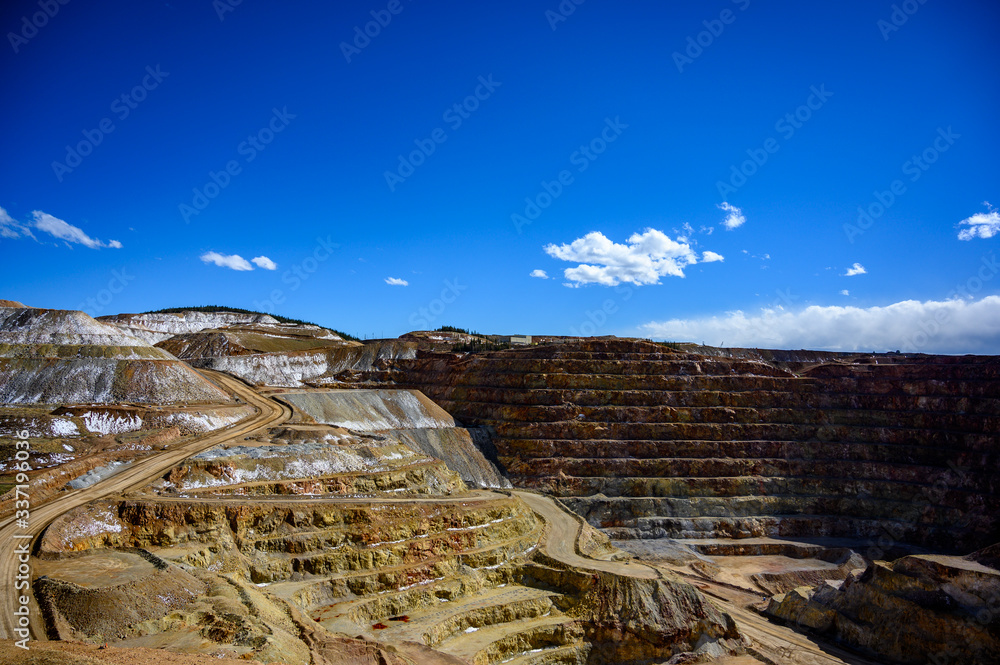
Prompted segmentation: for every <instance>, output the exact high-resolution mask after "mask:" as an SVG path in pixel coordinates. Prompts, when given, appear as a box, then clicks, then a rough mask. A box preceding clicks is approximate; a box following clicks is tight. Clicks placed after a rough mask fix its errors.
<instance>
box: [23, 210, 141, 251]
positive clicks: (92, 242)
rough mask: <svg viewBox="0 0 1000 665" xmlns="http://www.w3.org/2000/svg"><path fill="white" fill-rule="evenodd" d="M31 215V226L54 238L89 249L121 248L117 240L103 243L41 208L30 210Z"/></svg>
mask: <svg viewBox="0 0 1000 665" xmlns="http://www.w3.org/2000/svg"><path fill="white" fill-rule="evenodd" d="M31 215H32V216H33V217H34V221H33V222H32V226H34V227H35V228H36V229H38V230H39V231H44V232H45V233H48V234H49V235H50V236H52V237H54V238H59V239H60V240H65V241H66V242H71V243H75V244H78V245H83V246H84V247H89V248H91V249H100V248H101V247H111V248H113V249H121V246H122V244H121V243H120V242H118V241H117V240H112V241H111V242H110V243H103V242H101V241H100V240H97V239H96V238H91V237H90V236H88V235H87V234H86V233H84V232H83V229H81V228H79V227H77V226H73V225H72V224H70V223H68V222H64V221H63V220H61V219H59V218H58V217H53V216H52V215H50V214H49V213H47V212H42V211H41V210H34V211H32V213H31Z"/></svg>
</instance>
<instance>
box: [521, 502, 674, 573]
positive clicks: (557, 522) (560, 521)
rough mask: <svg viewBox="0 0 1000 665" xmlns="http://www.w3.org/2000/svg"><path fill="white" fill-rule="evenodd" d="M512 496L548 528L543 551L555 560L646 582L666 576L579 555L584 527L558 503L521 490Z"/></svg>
mask: <svg viewBox="0 0 1000 665" xmlns="http://www.w3.org/2000/svg"><path fill="white" fill-rule="evenodd" d="M512 494H513V495H514V496H516V497H517V498H519V499H521V500H522V501H524V502H525V503H526V504H528V507H529V508H531V509H532V510H533V511H534V512H535V514H536V515H538V516H539V517H541V518H542V519H543V520H544V521H545V522H546V524H548V525H549V532H548V533H547V534H546V537H545V542H544V543H543V544H542V551H543V552H545V553H546V554H548V555H549V556H550V557H552V558H553V559H556V560H557V561H562V562H563V563H567V564H569V565H571V566H575V567H577V568H582V569H583V570H600V571H603V572H606V573H615V574H617V575H624V576H626V577H641V578H643V579H647V580H651V579H657V578H662V577H663V574H662V573H661V572H660V571H658V570H657V569H656V568H653V567H652V566H648V565H646V564H644V563H637V562H632V563H624V562H622V561H602V560H600V559H590V558H586V557H583V556H580V554H578V553H577V549H576V544H577V541H578V540H579V538H580V529H581V528H582V526H581V524H580V522H578V521H577V518H576V517H574V516H573V515H572V514H571V513H570V512H569V511H568V510H566V509H565V508H563V507H561V506H560V505H559V504H557V503H556V500H555V499H553V498H552V497H550V496H544V495H542V494H535V493H533V492H521V491H514V492H512Z"/></svg>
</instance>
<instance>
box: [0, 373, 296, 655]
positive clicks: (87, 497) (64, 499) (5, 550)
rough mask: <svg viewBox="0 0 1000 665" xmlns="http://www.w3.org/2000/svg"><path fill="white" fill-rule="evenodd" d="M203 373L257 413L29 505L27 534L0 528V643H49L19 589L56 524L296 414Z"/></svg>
mask: <svg viewBox="0 0 1000 665" xmlns="http://www.w3.org/2000/svg"><path fill="white" fill-rule="evenodd" d="M202 373H203V374H205V376H206V377H208V378H209V380H211V381H213V382H215V383H216V384H217V385H218V386H220V387H221V388H223V389H224V390H228V391H230V392H231V393H233V394H234V395H236V396H237V397H239V398H240V399H242V400H243V401H245V402H246V403H247V404H249V405H251V406H253V407H255V408H256V409H257V414H256V415H254V416H251V417H249V418H246V419H244V420H242V421H240V422H238V423H235V424H233V425H230V426H229V427H226V428H224V429H221V430H215V431H212V432H208V433H207V434H204V435H201V436H198V437H196V438H194V439H192V440H190V441H188V442H187V443H185V444H184V445H183V446H180V447H177V448H172V449H169V450H165V451H162V452H154V453H152V454H150V455H149V456H147V457H144V458H142V459H140V460H137V461H135V462H133V463H132V465H131V466H129V467H128V468H127V469H125V470H124V471H121V472H120V473H118V474H116V475H114V476H111V477H110V478H108V479H107V480H105V481H103V482H99V483H97V484H95V485H93V486H91V487H88V488H86V489H82V490H76V491H73V492H68V493H66V494H62V495H60V496H58V497H57V498H55V499H54V500H52V501H49V502H47V503H44V504H40V505H37V506H31V509H30V512H31V517H30V520H29V525H28V528H27V529H25V528H21V527H19V526H18V525H17V522H16V521H15V520H14V518H11V519H9V520H7V521H5V522H4V523H3V524H2V525H0V613H2V615H3V616H0V639H9V640H17V641H20V640H25V639H27V638H28V637H29V633H30V636H31V637H32V638H34V639H45V630H44V624H43V622H42V620H41V617H39V616H38V610H37V605H35V604H34V603H31V605H32V611H31V613H30V617H27V618H23V614H21V615H19V614H18V612H23V610H22V609H21V608H22V602H21V600H22V599H28V600H30V599H31V593H30V587H28V588H23V589H18V588H17V586H18V579H17V578H18V575H19V573H18V567H19V566H20V565H22V564H24V563H27V558H28V557H27V555H26V554H25V551H30V550H31V547H32V543H33V542H34V540H35V539H36V538H37V537H38V536H39V535H40V534H41V533H42V531H44V530H45V527H47V526H48V525H49V524H51V523H52V521H53V520H55V519H56V518H57V517H59V516H60V515H62V514H64V513H66V512H69V511H70V510H72V509H74V508H76V507H78V506H82V505H83V504H85V503H88V502H90V501H94V500H95V499H100V498H103V497H106V496H108V495H109V494H115V493H119V492H128V491H130V490H133V489H136V488H139V487H142V486H143V485H145V484H147V483H149V482H152V481H153V480H154V479H156V478H157V477H159V476H160V475H162V474H163V473H165V472H166V471H167V470H168V469H170V468H171V467H173V466H174V465H176V464H178V463H179V462H181V461H183V460H185V459H187V458H188V457H190V456H192V455H196V454H198V453H200V452H202V451H203V450H208V449H209V448H212V447H214V446H217V445H219V444H222V443H226V442H229V441H234V440H235V441H239V440H242V439H243V438H244V437H246V436H249V435H252V434H254V433H256V432H258V431H260V430H263V429H267V428H269V427H274V426H276V425H279V424H281V423H283V422H285V421H286V420H288V419H289V418H290V417H291V415H292V412H291V409H289V408H288V407H287V406H285V405H284V404H281V403H280V402H276V401H274V400H271V399H268V398H266V397H262V396H260V395H258V394H257V393H256V392H255V391H253V390H251V389H250V388H248V387H247V386H246V384H244V383H242V382H240V381H239V380H237V379H234V378H232V377H230V376H227V375H225V374H220V373H218V372H212V371H208V370H202ZM29 496H30V492H29ZM23 536H30V538H23ZM22 558H23V559H24V560H23V561H22ZM22 570H23V569H22ZM21 577H22V580H21V581H22V586H23V578H24V577H25V576H24V575H23V573H22V574H21ZM25 622H30V625H29V626H27V627H25V626H23V625H22V623H25Z"/></svg>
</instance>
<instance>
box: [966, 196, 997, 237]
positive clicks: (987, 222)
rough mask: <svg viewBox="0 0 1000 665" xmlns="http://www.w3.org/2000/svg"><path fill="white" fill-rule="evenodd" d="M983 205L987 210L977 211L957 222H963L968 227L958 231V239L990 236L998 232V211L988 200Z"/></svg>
mask: <svg viewBox="0 0 1000 665" xmlns="http://www.w3.org/2000/svg"><path fill="white" fill-rule="evenodd" d="M983 205H985V206H986V208H987V209H988V210H989V212H978V213H976V214H975V215H973V216H972V217H968V218H966V219H963V220H962V221H961V222H959V224H965V225H966V226H968V227H969V228H967V229H962V230H961V231H959V232H958V239H959V240H972V239H973V238H992V237H993V236H995V235H996V234H998V233H1000V213H998V212H997V211H996V209H995V208H994V207H993V206H991V205H990V204H989V202H988V201H987V202H984V203H983Z"/></svg>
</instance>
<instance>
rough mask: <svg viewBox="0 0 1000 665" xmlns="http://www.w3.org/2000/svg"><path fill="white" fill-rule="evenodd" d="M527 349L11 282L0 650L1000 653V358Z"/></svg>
mask: <svg viewBox="0 0 1000 665" xmlns="http://www.w3.org/2000/svg"><path fill="white" fill-rule="evenodd" d="M519 341H528V342H529V343H526V344H523V345H516V346H512V347H510V348H501V347H505V346H507V344H498V343H497V340H495V339H486V338H482V337H479V336H476V335H473V334H471V333H461V332H455V331H454V329H447V330H446V329H442V330H440V331H433V332H431V331H415V332H413V333H409V334H407V335H404V336H402V337H400V338H399V339H391V340H372V341H367V342H360V341H357V340H353V339H349V338H348V337H347V336H345V335H343V334H341V333H337V332H336V331H333V330H329V329H326V328H322V327H320V326H316V325H311V324H305V323H300V322H291V321H288V320H281V319H280V317H272V316H268V315H266V314H258V313H247V312H243V311H218V310H217V308H214V309H208V308H196V309H192V310H171V311H164V312H151V313H145V314H120V315H116V316H111V317H102V318H101V319H100V320H95V319H93V318H91V317H89V316H88V315H86V314H84V313H82V312H77V311H63V310H52V309H38V308H33V307H25V306H23V305H21V304H20V303H16V302H12V301H0V617H2V618H0V663H32V664H42V663H67V664H69V665H99V664H111V663H115V664H118V665H130V664H133V663H134V664H139V663H148V662H156V663H162V664H164V665H174V664H175V665H194V664H200V663H204V664H207V663H236V662H244V663H245V662H247V661H257V662H261V663H286V664H289V665H306V664H314V665H325V664H338V665H340V664H344V665H416V664H424V663H427V664H431V665H434V664H441V665H461V664H465V665H500V664H510V665H550V664H551V665H556V664H559V665H602V664H614V665H654V664H656V665H659V664H671V665H679V664H682V663H683V664H687V663H715V664H718V665H754V664H766V665H775V664H778V665H785V664H791V665H797V664H801V665H815V664H819V665H822V664H843V663H846V664H862V665H866V664H869V663H886V664H889V663H891V664H905V665H909V664H917V663H921V664H922V663H933V664H934V665H945V664H954V665H989V664H995V663H1000V434H998V432H1000V358H997V357H975V356H961V357H958V356H928V355H921V354H913V355H909V354H898V353H891V354H843V353H832V352H822V351H779V350H772V351H765V350H758V349H719V348H710V347H703V346H695V345H688V344H659V343H653V342H650V341H646V340H636V339H617V338H555V337H546V338H534V341H535V343H534V344H531V343H530V340H528V339H526V338H525V339H521V340H519ZM491 349H492V350H491Z"/></svg>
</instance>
